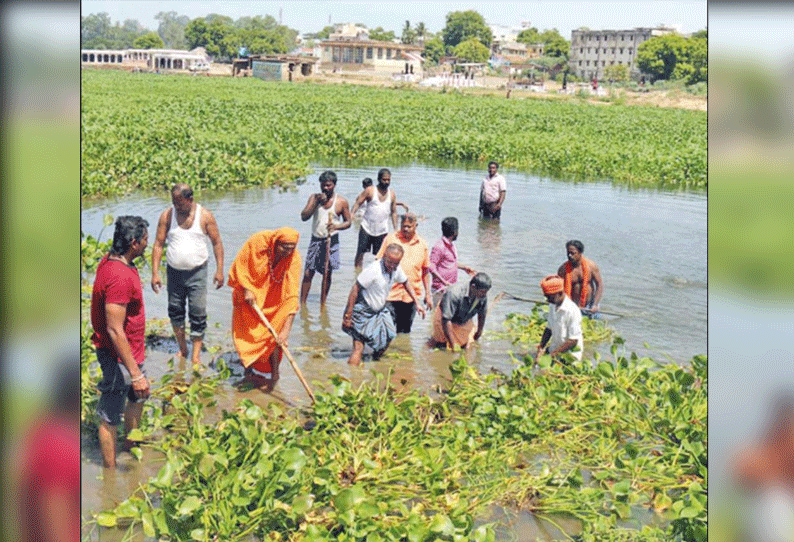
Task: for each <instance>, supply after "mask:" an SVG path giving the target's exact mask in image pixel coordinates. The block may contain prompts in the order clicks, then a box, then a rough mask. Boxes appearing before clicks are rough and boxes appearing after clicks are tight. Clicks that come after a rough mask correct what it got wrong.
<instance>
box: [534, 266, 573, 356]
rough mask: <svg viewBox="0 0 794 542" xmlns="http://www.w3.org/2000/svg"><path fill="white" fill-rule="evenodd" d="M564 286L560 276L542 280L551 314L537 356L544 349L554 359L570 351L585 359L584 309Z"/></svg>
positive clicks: (547, 319)
mask: <svg viewBox="0 0 794 542" xmlns="http://www.w3.org/2000/svg"><path fill="white" fill-rule="evenodd" d="M563 286H564V281H563V280H562V278H561V277H559V276H558V275H549V276H548V277H546V278H545V279H543V281H542V282H541V283H540V287H541V288H542V289H543V294H544V295H545V296H546V300H547V301H548V302H549V313H548V315H547V316H546V322H547V324H546V329H545V330H544V331H543V337H542V338H541V339H540V344H538V350H537V353H536V355H535V359H537V357H538V356H540V355H541V354H543V353H544V352H548V353H549V354H550V355H551V356H552V357H553V358H554V357H556V358H559V357H561V354H565V353H568V354H571V355H572V356H573V357H574V358H575V359H577V360H581V359H582V346H583V345H582V311H581V310H579V307H577V306H576V303H574V302H573V301H571V298H570V297H568V296H567V295H565V292H564V291H563ZM547 343H548V349H547V348H546V344H547Z"/></svg>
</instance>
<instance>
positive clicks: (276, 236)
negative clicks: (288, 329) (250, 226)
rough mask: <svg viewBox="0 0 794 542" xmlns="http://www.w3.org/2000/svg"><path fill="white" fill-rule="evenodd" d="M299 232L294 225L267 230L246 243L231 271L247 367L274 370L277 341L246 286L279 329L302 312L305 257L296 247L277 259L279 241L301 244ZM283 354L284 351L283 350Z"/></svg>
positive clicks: (235, 333) (236, 329)
mask: <svg viewBox="0 0 794 542" xmlns="http://www.w3.org/2000/svg"><path fill="white" fill-rule="evenodd" d="M298 238H299V234H298V232H297V231H295V230H294V229H292V228H280V229H278V230H265V231H260V232H259V233H255V234H254V235H252V236H251V237H250V238H249V239H248V241H246V242H245V244H244V245H243V247H242V248H241V249H240V252H238V253H237V257H236V258H235V259H234V262H233V263H232V266H231V268H230V270H229V286H231V287H232V288H234V291H233V292H232V304H233V309H234V310H233V311H232V337H233V338H234V345H235V348H236V349H237V352H238V353H239V354H240V359H241V360H242V363H243V365H244V366H246V367H249V366H251V365H252V364H254V367H255V368H257V369H258V370H260V371H262V372H270V370H271V367H270V361H269V357H270V355H271V354H272V353H273V352H274V351H275V350H276V348H277V346H278V345H277V344H276V341H275V339H274V338H273V336H272V335H271V333H270V331H269V330H268V329H267V328H266V327H265V325H264V323H263V322H262V321H261V320H260V318H259V316H258V315H257V314H256V313H255V312H254V310H253V309H252V308H251V307H250V306H249V305H248V303H246V302H245V299H244V296H243V288H245V289H246V290H249V291H251V292H253V294H254V296H255V297H256V304H257V305H258V306H259V308H260V309H261V310H262V313H263V314H264V315H265V317H266V318H267V319H268V320H269V321H270V323H271V324H272V326H273V327H274V328H275V330H276V332H277V333H278V332H280V331H281V330H282V328H283V327H284V324H285V322H286V320H287V317H288V316H289V315H290V314H294V313H296V312H297V311H298V308H299V306H298V293H299V290H300V277H301V258H300V255H299V254H298V251H297V250H295V251H293V252H292V254H290V255H289V256H287V257H285V258H282V259H281V261H279V262H278V263H276V262H275V252H276V245H277V244H278V243H297V242H298ZM278 352H279V356H280V355H281V354H280V352H281V351H280V350H279V351H278Z"/></svg>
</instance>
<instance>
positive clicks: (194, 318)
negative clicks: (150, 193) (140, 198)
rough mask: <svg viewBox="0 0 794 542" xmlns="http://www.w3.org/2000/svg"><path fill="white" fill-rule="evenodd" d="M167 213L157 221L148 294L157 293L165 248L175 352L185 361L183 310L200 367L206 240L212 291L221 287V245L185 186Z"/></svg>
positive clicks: (177, 190)
mask: <svg viewBox="0 0 794 542" xmlns="http://www.w3.org/2000/svg"><path fill="white" fill-rule="evenodd" d="M171 202H172V203H173V204H174V205H173V207H169V208H168V209H166V210H165V211H163V213H162V214H161V215H160V221H159V222H158V223H157V236H156V237H155V240H154V246H153V247H152V290H154V292H155V293H158V292H159V291H160V287H161V286H162V285H163V282H162V280H161V279H160V259H161V258H162V255H163V245H164V244H166V247H167V248H166V252H165V258H166V262H167V266H166V273H167V277H168V283H167V285H166V289H167V291H168V318H169V319H170V320H171V326H173V328H174V336H175V337H176V341H177V343H178V344H179V352H180V354H181V355H182V357H183V358H185V359H187V353H188V350H187V341H186V340H185V304H187V307H188V319H189V320H190V339H191V342H192V343H193V355H192V362H193V364H194V365H197V364H200V363H201V360H200V355H201V346H202V344H203V342H204V330H205V329H206V328H207V260H208V259H209V251H208V250H207V238H209V240H210V242H211V243H212V250H213V252H214V253H215V276H214V277H213V279H212V281H213V282H214V283H215V287H216V288H220V287H222V286H223V282H224V280H223V279H224V275H223V242H222V241H221V235H220V233H219V232H218V224H217V223H216V222H215V217H214V216H213V215H212V213H211V212H210V211H209V210H207V209H204V208H203V207H202V206H201V205H199V204H198V203H196V202H195V201H193V190H192V189H191V188H190V186H188V185H187V184H185V183H177V184H175V185H174V187H173V188H172V189H171Z"/></svg>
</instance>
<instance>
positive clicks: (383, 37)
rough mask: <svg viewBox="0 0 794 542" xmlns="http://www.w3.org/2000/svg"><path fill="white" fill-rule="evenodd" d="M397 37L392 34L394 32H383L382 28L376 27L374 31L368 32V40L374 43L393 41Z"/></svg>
mask: <svg viewBox="0 0 794 542" xmlns="http://www.w3.org/2000/svg"><path fill="white" fill-rule="evenodd" d="M395 38H397V36H396V35H395V34H394V30H389V31H388V32H386V31H385V30H383V28H382V27H380V26H379V27H378V28H376V29H375V30H370V31H369V39H371V40H375V41H394V40H395Z"/></svg>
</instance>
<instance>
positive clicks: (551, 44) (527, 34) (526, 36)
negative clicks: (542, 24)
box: [516, 27, 571, 60]
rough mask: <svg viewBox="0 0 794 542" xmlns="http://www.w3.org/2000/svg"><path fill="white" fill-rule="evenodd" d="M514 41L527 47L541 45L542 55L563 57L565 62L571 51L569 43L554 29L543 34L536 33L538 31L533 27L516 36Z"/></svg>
mask: <svg viewBox="0 0 794 542" xmlns="http://www.w3.org/2000/svg"><path fill="white" fill-rule="evenodd" d="M516 41H518V42H520V43H526V44H527V45H534V44H535V43H542V44H543V50H544V55H546V56H553V57H564V58H565V60H567V59H568V54H569V52H570V49H571V44H570V42H569V41H568V40H566V39H565V38H563V37H562V35H561V34H560V32H559V30H557V29H556V28H552V29H551V30H544V31H543V32H538V29H537V28H535V27H532V28H527V29H525V30H522V31H521V32H520V33H519V34H518V37H517V38H516Z"/></svg>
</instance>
